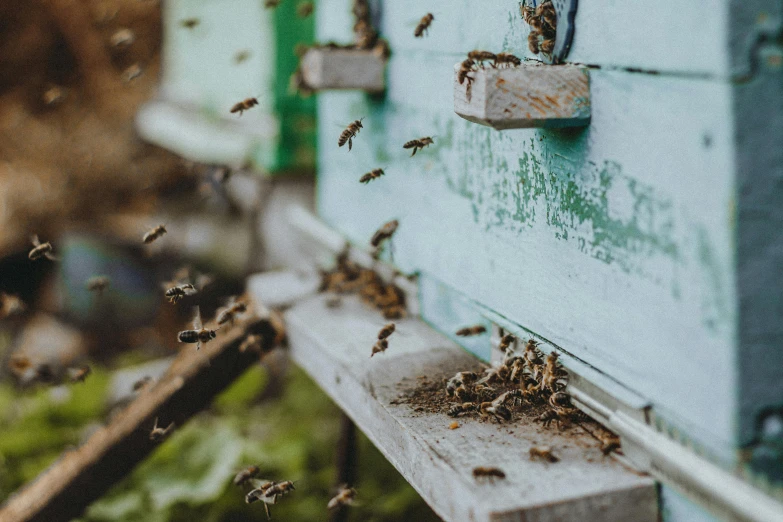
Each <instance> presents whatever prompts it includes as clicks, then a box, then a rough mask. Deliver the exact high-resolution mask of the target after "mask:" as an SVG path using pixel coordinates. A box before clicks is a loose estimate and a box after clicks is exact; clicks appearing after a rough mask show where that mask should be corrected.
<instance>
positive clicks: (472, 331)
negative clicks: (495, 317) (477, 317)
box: [456, 324, 487, 337]
mask: <svg viewBox="0 0 783 522" xmlns="http://www.w3.org/2000/svg"><path fill="white" fill-rule="evenodd" d="M486 331H487V329H486V328H485V327H484V326H482V325H480V324H477V325H475V326H468V327H466V328H460V329H459V330H457V331H456V334H457V335H458V336H459V337H470V336H473V335H481V334H483V333H484V332H486Z"/></svg>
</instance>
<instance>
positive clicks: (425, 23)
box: [413, 13, 435, 38]
mask: <svg viewBox="0 0 783 522" xmlns="http://www.w3.org/2000/svg"><path fill="white" fill-rule="evenodd" d="M433 20H435V17H434V16H432V13H427V14H425V15H424V16H422V17H421V21H420V22H419V25H417V26H416V29H415V30H414V31H413V36H415V37H416V38H421V37H422V36H424V33H425V32H426V33H427V34H429V28H430V24H432V21H433Z"/></svg>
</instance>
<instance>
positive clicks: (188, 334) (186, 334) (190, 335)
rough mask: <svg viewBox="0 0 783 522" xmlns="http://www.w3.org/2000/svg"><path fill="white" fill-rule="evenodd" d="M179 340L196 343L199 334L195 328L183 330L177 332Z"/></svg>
mask: <svg viewBox="0 0 783 522" xmlns="http://www.w3.org/2000/svg"><path fill="white" fill-rule="evenodd" d="M178 338H179V342H181V343H197V342H199V335H198V332H197V331H196V330H185V331H183V332H180V333H179V336H178Z"/></svg>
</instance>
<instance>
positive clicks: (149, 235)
mask: <svg viewBox="0 0 783 522" xmlns="http://www.w3.org/2000/svg"><path fill="white" fill-rule="evenodd" d="M166 232H168V231H167V230H166V226H165V225H158V226H157V227H155V228H153V229H151V230H149V231H147V232H146V233H145V234H144V236H143V237H142V238H141V240H142V241H143V242H144V244H145V245H149V244H150V243H152V242H153V241H155V240H156V239H158V238H159V237H161V236H163V234H165V233H166Z"/></svg>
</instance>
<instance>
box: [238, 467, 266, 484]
mask: <svg viewBox="0 0 783 522" xmlns="http://www.w3.org/2000/svg"><path fill="white" fill-rule="evenodd" d="M260 471H261V470H260V469H259V468H258V466H248V467H246V468H245V469H243V470H242V471H240V472H239V473H237V474H236V475H235V476H234V480H233V482H234V485H235V486H241V485H242V484H245V483H246V482H249V481H250V479H252V478H256V476H257V475H258V474H259V472H260Z"/></svg>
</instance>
